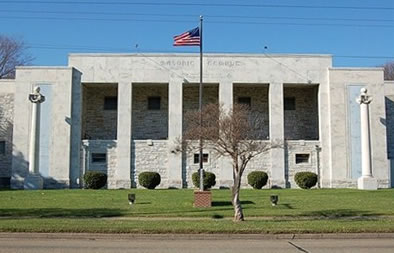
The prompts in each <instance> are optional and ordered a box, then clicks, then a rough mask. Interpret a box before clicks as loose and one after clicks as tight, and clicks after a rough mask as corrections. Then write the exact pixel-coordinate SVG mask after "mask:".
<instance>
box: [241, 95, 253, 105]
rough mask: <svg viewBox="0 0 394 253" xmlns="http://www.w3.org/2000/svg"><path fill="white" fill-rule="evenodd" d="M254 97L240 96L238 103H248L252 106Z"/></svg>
mask: <svg viewBox="0 0 394 253" xmlns="http://www.w3.org/2000/svg"><path fill="white" fill-rule="evenodd" d="M251 101H252V99H251V98H250V97H238V104H241V105H247V106H248V107H250V106H251V105H252V102H251Z"/></svg>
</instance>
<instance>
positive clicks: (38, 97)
mask: <svg viewBox="0 0 394 253" xmlns="http://www.w3.org/2000/svg"><path fill="white" fill-rule="evenodd" d="M29 100H30V102H32V103H40V104H41V103H43V102H44V101H45V96H44V95H42V94H41V93H40V87H39V86H37V87H35V88H34V91H33V93H31V94H29Z"/></svg>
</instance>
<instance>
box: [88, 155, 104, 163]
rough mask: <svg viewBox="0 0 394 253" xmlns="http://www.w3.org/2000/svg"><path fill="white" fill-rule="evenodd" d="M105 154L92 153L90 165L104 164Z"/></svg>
mask: <svg viewBox="0 0 394 253" xmlns="http://www.w3.org/2000/svg"><path fill="white" fill-rule="evenodd" d="M106 162H107V154H106V153H92V163H106Z"/></svg>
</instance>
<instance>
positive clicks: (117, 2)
mask: <svg viewBox="0 0 394 253" xmlns="http://www.w3.org/2000/svg"><path fill="white" fill-rule="evenodd" d="M1 3H12V4H56V5H62V4H63V5H65V4H67V5H70V4H71V5H77V4H79V5H139V6H189V7H195V6H202V7H237V8H239V7H248V8H300V9H346V10H383V11H391V10H394V7H389V6H379V7H377V6H335V5H279V4H231V3H226V4H222V3H176V2H119V1H113V2H111V1H110V2H101V1H59V2H54V1H20V0H14V1H1V2H0V4H1Z"/></svg>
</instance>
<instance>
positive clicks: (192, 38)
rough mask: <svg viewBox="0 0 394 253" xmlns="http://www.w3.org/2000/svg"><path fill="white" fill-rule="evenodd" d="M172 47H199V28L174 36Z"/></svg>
mask: <svg viewBox="0 0 394 253" xmlns="http://www.w3.org/2000/svg"><path fill="white" fill-rule="evenodd" d="M174 46H200V29H199V27H196V28H194V29H191V30H190V31H187V32H184V33H182V34H180V35H176V36H174Z"/></svg>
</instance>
